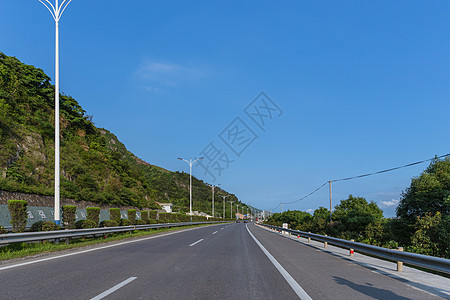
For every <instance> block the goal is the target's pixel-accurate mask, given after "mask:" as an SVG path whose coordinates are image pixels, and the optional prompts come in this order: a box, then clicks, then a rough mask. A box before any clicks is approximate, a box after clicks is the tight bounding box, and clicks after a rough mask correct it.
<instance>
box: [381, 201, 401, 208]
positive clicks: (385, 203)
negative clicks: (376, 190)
mask: <svg viewBox="0 0 450 300" xmlns="http://www.w3.org/2000/svg"><path fill="white" fill-rule="evenodd" d="M399 202H400V200H397V199H392V200H391V201H381V202H380V205H381V206H383V207H391V206H397V205H398V203H399Z"/></svg>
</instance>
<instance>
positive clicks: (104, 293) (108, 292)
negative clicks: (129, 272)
mask: <svg viewBox="0 0 450 300" xmlns="http://www.w3.org/2000/svg"><path fill="white" fill-rule="evenodd" d="M136 278H137V277H130V278H128V279H127V280H124V281H122V282H121V283H119V284H117V285H115V286H113V287H112V288H110V289H109V290H106V291H104V292H103V293H101V294H100V295H98V296H95V297H94V298H91V300H100V299H103V298H105V297H106V296H108V295H109V294H112V293H114V292H115V291H117V290H118V289H120V288H121V287H123V286H125V285H127V284H129V283H130V282H132V281H133V280H135V279H136Z"/></svg>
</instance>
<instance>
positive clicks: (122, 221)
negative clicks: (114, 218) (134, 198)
mask: <svg viewBox="0 0 450 300" xmlns="http://www.w3.org/2000/svg"><path fill="white" fill-rule="evenodd" d="M130 225H133V224H132V223H131V221H130V220H128V219H121V220H120V226H130Z"/></svg>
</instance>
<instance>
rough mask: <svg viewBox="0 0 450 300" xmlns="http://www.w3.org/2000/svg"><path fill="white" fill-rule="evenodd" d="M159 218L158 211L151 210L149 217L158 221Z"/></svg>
mask: <svg viewBox="0 0 450 300" xmlns="http://www.w3.org/2000/svg"><path fill="white" fill-rule="evenodd" d="M157 216H158V211H156V210H151V211H149V212H148V217H149V218H150V219H153V220H156V217H157Z"/></svg>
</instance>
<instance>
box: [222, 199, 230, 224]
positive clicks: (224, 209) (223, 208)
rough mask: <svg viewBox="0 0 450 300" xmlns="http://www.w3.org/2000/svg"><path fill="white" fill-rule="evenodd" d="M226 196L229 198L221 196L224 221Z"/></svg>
mask: <svg viewBox="0 0 450 300" xmlns="http://www.w3.org/2000/svg"><path fill="white" fill-rule="evenodd" d="M228 196H230V195H225V196H222V198H223V218H224V219H225V198H226V197H228Z"/></svg>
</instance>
